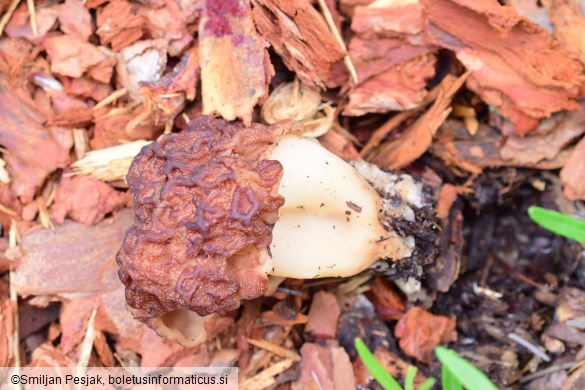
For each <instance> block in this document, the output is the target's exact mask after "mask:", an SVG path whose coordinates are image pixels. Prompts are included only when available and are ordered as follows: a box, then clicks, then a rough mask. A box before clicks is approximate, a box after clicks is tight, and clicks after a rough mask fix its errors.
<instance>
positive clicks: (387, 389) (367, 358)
mask: <svg viewBox="0 0 585 390" xmlns="http://www.w3.org/2000/svg"><path fill="white" fill-rule="evenodd" d="M354 343H355V349H356V350H357V353H358V355H359V356H360V358H361V359H362V362H364V366H366V368H367V369H368V371H369V372H370V374H372V376H373V377H374V379H375V380H377V381H378V383H379V384H380V385H382V387H383V388H384V390H402V387H400V385H399V384H398V382H396V380H395V379H394V378H392V375H390V374H388V372H386V370H385V369H384V367H382V365H381V364H380V363H379V362H378V361H377V360H376V358H375V357H374V355H372V353H371V352H370V350H369V349H368V347H367V346H366V344H365V343H364V342H363V341H362V339H360V338H359V337H357V338H356V339H355V340H354Z"/></svg>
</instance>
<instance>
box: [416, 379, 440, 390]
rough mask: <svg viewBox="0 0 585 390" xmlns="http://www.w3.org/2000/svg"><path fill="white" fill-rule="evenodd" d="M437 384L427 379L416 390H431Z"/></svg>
mask: <svg viewBox="0 0 585 390" xmlns="http://www.w3.org/2000/svg"><path fill="white" fill-rule="evenodd" d="M435 383H437V381H436V380H435V378H427V380H425V381H424V382H423V383H422V384H421V385H420V386H419V387H418V390H431V388H432V387H433V386H434V385H435Z"/></svg>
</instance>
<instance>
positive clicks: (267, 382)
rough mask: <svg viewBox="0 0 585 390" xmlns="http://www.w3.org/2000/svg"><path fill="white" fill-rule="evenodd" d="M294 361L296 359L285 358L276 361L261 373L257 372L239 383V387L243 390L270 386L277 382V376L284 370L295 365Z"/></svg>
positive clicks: (254, 389)
mask: <svg viewBox="0 0 585 390" xmlns="http://www.w3.org/2000/svg"><path fill="white" fill-rule="evenodd" d="M293 363H294V361H293V360H290V359H285V360H282V361H280V362H278V363H274V364H273V365H271V366H270V367H268V368H266V369H265V370H263V371H261V372H260V373H259V374H256V375H254V376H253V377H251V378H249V379H246V380H245V381H244V382H243V383H241V384H240V385H239V387H240V389H242V390H258V389H265V388H267V387H270V386H272V385H273V384H275V383H276V379H275V377H276V376H277V375H278V374H281V373H283V372H284V371H286V370H287V369H288V368H289V367H290V366H292V365H293Z"/></svg>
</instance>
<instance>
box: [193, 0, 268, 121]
mask: <svg viewBox="0 0 585 390" xmlns="http://www.w3.org/2000/svg"><path fill="white" fill-rule="evenodd" d="M199 48H200V55H201V88H202V95H203V113H204V114H206V115H209V114H219V115H221V116H222V117H223V118H224V119H226V120H230V121H231V120H234V119H236V118H240V119H242V120H243V121H244V124H245V125H246V126H249V125H250V124H251V123H252V110H253V109H254V106H256V104H259V103H262V102H263V101H264V100H265V99H266V97H267V96H268V83H269V82H270V79H271V78H272V76H273V75H274V68H273V67H272V64H271V63H270V58H269V56H268V52H267V50H266V43H265V41H264V39H262V38H261V37H260V36H259V35H258V34H257V33H256V29H255V27H254V21H253V19H252V12H251V9H250V4H249V1H248V0H235V1H228V0H218V1H215V0H207V1H206V2H205V6H204V8H203V14H202V17H201V23H200V27H199Z"/></svg>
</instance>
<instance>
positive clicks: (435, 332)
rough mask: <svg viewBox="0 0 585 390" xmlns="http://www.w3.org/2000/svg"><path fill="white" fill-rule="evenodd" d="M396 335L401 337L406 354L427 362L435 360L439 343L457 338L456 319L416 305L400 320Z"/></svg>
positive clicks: (401, 346)
mask: <svg viewBox="0 0 585 390" xmlns="http://www.w3.org/2000/svg"><path fill="white" fill-rule="evenodd" d="M394 335H395V336H396V337H397V338H399V339H400V348H402V350H403V351H404V353H405V354H407V355H408V356H412V357H414V358H415V359H417V360H420V361H422V362H425V363H430V362H431V360H433V354H432V352H433V350H434V349H435V347H436V346H437V345H439V344H441V343H446V342H451V341H455V340H457V331H456V330H455V319H453V318H448V317H445V316H438V315H433V314H431V313H429V312H428V311H426V310H424V309H421V308H420V307H416V306H415V307H411V308H410V309H408V311H407V312H406V314H405V315H404V317H402V318H401V319H400V321H398V324H396V329H395V330H394Z"/></svg>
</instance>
